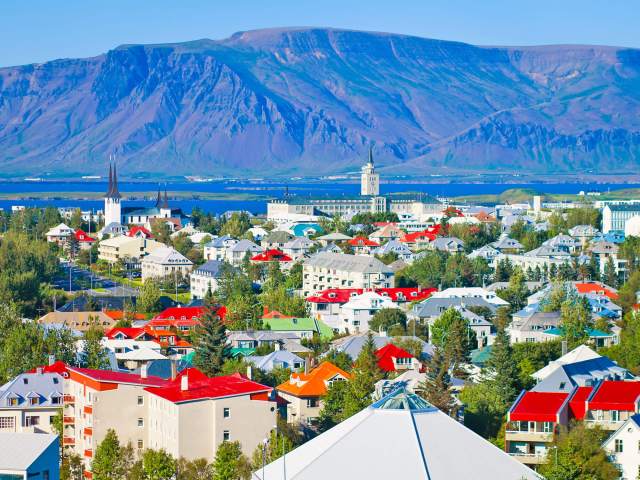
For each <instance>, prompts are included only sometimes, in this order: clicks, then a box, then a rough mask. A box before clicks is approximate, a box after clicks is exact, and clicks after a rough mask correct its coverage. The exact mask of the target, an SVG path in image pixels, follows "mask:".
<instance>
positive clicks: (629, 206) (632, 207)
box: [605, 203, 640, 212]
mask: <svg viewBox="0 0 640 480" xmlns="http://www.w3.org/2000/svg"><path fill="white" fill-rule="evenodd" d="M605 208H609V210H611V211H612V212H640V203H620V204H617V205H610V204H609V205H606V206H605Z"/></svg>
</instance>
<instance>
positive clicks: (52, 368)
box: [26, 360, 68, 377]
mask: <svg viewBox="0 0 640 480" xmlns="http://www.w3.org/2000/svg"><path fill="white" fill-rule="evenodd" d="M38 368H41V369H42V373H58V374H60V375H62V376H63V377H68V373H67V365H66V363H64V362H63V361H61V360H57V361H55V362H54V363H52V364H51V365H45V366H43V367H38ZM38 368H32V369H31V370H28V371H27V372H26V373H36V371H37V369H38Z"/></svg>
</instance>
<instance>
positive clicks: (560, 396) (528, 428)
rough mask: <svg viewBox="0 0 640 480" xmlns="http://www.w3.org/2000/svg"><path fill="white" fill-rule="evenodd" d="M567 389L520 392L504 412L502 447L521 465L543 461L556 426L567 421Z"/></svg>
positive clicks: (554, 434) (556, 433)
mask: <svg viewBox="0 0 640 480" xmlns="http://www.w3.org/2000/svg"><path fill="white" fill-rule="evenodd" d="M569 399H570V395H569V393H558V392H524V391H523V392H522V393H521V394H520V396H519V397H518V398H517V399H516V401H515V402H514V403H513V405H512V406H511V408H510V409H509V411H508V412H507V426H506V429H505V437H504V442H505V451H506V452H507V453H508V454H509V455H511V456H512V457H514V458H515V459H516V460H518V461H520V462H522V463H524V464H525V465H531V466H534V465H540V464H542V463H546V457H547V453H548V450H549V448H550V447H551V445H552V444H553V441H554V439H555V438H556V437H557V435H558V434H559V430H560V427H561V426H562V427H566V426H567V425H568V423H569Z"/></svg>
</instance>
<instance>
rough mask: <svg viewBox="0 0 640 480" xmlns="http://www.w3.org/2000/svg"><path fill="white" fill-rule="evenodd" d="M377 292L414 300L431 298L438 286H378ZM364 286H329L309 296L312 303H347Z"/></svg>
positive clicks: (397, 299) (398, 299) (409, 300)
mask: <svg viewBox="0 0 640 480" xmlns="http://www.w3.org/2000/svg"><path fill="white" fill-rule="evenodd" d="M374 291H375V292H376V293H378V294H380V295H382V296H386V297H389V298H390V299H391V300H392V301H393V302H396V303H397V302H414V301H419V300H424V299H426V298H429V297H430V296H431V294H433V293H434V292H436V291H437V289H436V288H417V287H412V288H376V289H375V290H374ZM363 292H364V290H363V289H362V288H329V289H327V290H322V291H321V292H318V293H316V294H315V295H313V296H311V297H308V298H307V299H306V300H307V302H311V303H347V302H348V301H349V299H350V298H351V297H352V296H353V295H360V294H361V293H363Z"/></svg>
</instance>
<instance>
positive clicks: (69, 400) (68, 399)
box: [62, 395, 76, 403]
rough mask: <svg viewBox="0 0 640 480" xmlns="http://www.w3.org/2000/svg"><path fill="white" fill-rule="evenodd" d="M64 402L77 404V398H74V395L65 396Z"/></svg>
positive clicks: (63, 397)
mask: <svg viewBox="0 0 640 480" xmlns="http://www.w3.org/2000/svg"><path fill="white" fill-rule="evenodd" d="M62 401H63V402H64V403H76V397H74V396H73V395H63V396H62Z"/></svg>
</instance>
